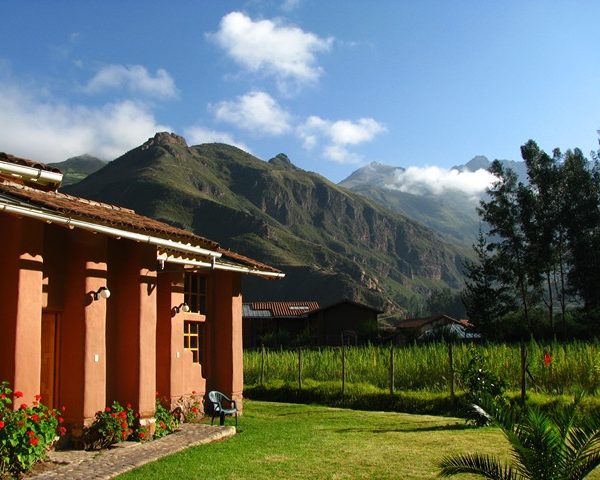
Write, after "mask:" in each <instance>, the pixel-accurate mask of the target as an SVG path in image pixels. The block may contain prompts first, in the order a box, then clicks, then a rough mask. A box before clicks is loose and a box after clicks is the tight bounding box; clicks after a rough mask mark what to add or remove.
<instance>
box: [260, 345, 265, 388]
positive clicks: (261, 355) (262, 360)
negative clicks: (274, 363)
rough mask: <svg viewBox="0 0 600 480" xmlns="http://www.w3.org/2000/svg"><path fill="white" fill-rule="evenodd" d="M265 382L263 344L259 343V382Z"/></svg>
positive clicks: (262, 383)
mask: <svg viewBox="0 0 600 480" xmlns="http://www.w3.org/2000/svg"><path fill="white" fill-rule="evenodd" d="M264 383H265V346H264V344H263V345H261V350H260V384H261V385H264Z"/></svg>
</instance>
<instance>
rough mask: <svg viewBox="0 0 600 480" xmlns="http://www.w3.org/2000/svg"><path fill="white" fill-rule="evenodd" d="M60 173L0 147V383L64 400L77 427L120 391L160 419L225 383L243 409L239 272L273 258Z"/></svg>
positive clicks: (28, 395)
mask: <svg viewBox="0 0 600 480" xmlns="http://www.w3.org/2000/svg"><path fill="white" fill-rule="evenodd" d="M61 178H62V175H61V173H60V171H59V170H57V169H53V168H50V167H48V166H46V165H44V164H40V163H34V162H32V161H29V160H25V159H20V158H16V157H14V156H12V155H7V154H4V153H0V247H1V250H2V258H1V260H0V262H1V265H2V276H0V307H1V308H0V333H1V336H0V338H1V339H2V347H1V348H0V381H3V380H7V381H8V382H10V385H11V388H13V390H20V391H22V392H23V393H24V398H23V401H25V402H27V403H31V402H32V401H33V400H34V396H35V395H36V394H41V395H42V402H43V403H44V404H45V405H48V406H53V407H60V406H63V405H64V406H65V407H66V412H65V414H64V417H65V420H66V423H67V424H68V425H69V426H70V427H71V429H72V433H73V434H74V435H75V436H77V435H78V433H80V432H81V427H83V426H84V425H89V424H90V423H91V422H92V421H93V419H94V415H95V413H96V412H97V411H98V410H101V409H103V408H104V407H105V406H106V405H110V404H111V403H112V402H113V400H117V401H119V402H120V403H121V404H123V405H125V404H126V403H131V405H132V406H133V408H134V409H135V410H136V411H139V412H140V415H141V419H142V423H143V424H146V425H148V426H149V427H150V428H152V423H153V421H154V418H153V417H154V411H155V396H156V392H157V391H158V392H159V395H160V397H161V398H165V399H168V400H169V401H170V403H171V405H172V406H175V405H176V404H186V403H187V404H188V405H189V403H190V402H191V401H194V400H196V401H197V400H201V398H200V397H201V396H203V395H204V393H205V392H207V391H209V390H213V389H215V390H220V391H222V392H223V393H225V394H226V395H228V396H230V397H232V398H234V399H235V400H236V401H237V403H238V406H239V407H240V408H241V407H242V402H241V400H242V390H243V365H242V295H241V291H240V281H241V278H240V277H241V276H242V275H246V274H248V275H258V276H261V277H264V278H267V279H276V278H281V277H283V274H282V273H281V272H280V271H278V270H276V269H274V268H272V267H269V266H268V265H265V264H262V263H260V262H257V261H255V260H252V259H250V258H247V257H244V256H242V255H239V254H236V253H234V252H231V251H229V250H226V249H223V248H222V247H220V246H219V244H217V243H215V242H213V241H210V240H207V239H205V238H202V237H199V236H197V235H194V234H192V233H190V232H188V231H185V230H182V229H178V228H174V227H172V226H170V225H167V224H164V223H161V222H158V221H156V220H153V219H150V218H147V217H143V216H141V215H137V214H136V213H135V212H134V211H132V210H129V209H126V208H121V207H117V206H114V205H109V204H105V203H100V202H95V201H90V200H85V199H83V198H78V197H74V196H70V195H66V194H63V193H60V192H58V191H57V189H58V187H59V186H60V182H61Z"/></svg>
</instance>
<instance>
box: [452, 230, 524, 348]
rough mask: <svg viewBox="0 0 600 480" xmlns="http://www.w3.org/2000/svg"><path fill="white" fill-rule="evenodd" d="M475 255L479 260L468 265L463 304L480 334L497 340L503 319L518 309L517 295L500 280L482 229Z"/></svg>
mask: <svg viewBox="0 0 600 480" xmlns="http://www.w3.org/2000/svg"><path fill="white" fill-rule="evenodd" d="M473 251H474V252H475V258H476V260H475V261H471V260H469V261H467V262H465V271H466V281H465V288H464V290H463V293H462V300H463V303H464V305H465V308H466V311H467V316H468V317H469V320H470V321H471V323H472V324H473V325H474V326H475V328H476V329H477V331H478V332H479V333H482V334H483V335H485V336H486V337H487V338H494V337H496V336H497V335H498V333H499V331H500V328H499V323H500V320H501V318H502V316H503V315H505V314H506V313H508V312H509V311H510V310H511V308H512V307H513V306H514V302H513V295H512V294H511V293H510V291H511V290H510V288H508V287H507V286H506V285H505V284H504V283H503V282H502V281H501V280H500V278H499V276H498V269H497V267H496V264H495V263H494V258H492V256H491V255H490V252H489V250H488V243H487V241H486V238H485V235H484V234H483V231H482V230H481V228H480V229H479V236H478V238H477V242H476V243H475V244H474V245H473Z"/></svg>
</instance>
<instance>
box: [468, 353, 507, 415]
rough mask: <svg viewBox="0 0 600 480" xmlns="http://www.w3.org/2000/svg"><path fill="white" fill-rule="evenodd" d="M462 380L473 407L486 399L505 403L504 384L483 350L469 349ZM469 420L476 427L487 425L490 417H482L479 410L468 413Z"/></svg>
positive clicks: (470, 410) (471, 410)
mask: <svg viewBox="0 0 600 480" xmlns="http://www.w3.org/2000/svg"><path fill="white" fill-rule="evenodd" d="M460 375H461V380H462V383H463V385H464V386H465V387H466V389H467V398H468V401H469V403H470V404H472V405H481V403H482V401H483V399H484V398H491V399H493V401H495V402H501V403H502V402H503V401H504V398H503V394H504V389H505V384H504V382H503V381H502V380H501V379H500V378H499V377H498V376H497V375H495V374H494V373H493V372H492V371H491V370H490V369H489V368H488V362H487V358H486V356H485V353H484V351H483V350H482V349H479V348H477V347H474V346H472V347H471V348H470V349H469V357H468V361H467V363H466V364H465V365H464V366H463V368H462V369H461V371H460ZM466 416H467V419H468V420H470V421H471V422H473V423H474V424H475V425H486V424H487V423H488V417H486V416H485V415H481V414H480V413H479V411H478V410H477V409H471V408H469V410H468V411H467V414H466Z"/></svg>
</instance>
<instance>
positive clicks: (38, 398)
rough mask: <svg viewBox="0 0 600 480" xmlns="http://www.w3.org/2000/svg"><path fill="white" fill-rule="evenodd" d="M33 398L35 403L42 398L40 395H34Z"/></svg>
mask: <svg viewBox="0 0 600 480" xmlns="http://www.w3.org/2000/svg"><path fill="white" fill-rule="evenodd" d="M34 398H35V401H36V402H39V401H40V400H41V399H42V396H41V395H36V396H35V397H34Z"/></svg>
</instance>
